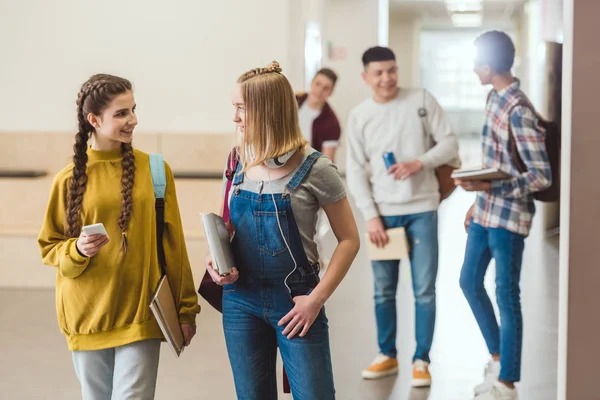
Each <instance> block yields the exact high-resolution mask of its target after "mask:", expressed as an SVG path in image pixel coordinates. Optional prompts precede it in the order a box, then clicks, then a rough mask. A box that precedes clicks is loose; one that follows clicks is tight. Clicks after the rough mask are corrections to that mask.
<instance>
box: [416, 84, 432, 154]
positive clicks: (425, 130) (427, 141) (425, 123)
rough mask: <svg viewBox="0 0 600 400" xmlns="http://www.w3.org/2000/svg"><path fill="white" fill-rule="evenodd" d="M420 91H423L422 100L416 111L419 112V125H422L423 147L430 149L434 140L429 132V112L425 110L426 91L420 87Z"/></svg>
mask: <svg viewBox="0 0 600 400" xmlns="http://www.w3.org/2000/svg"><path fill="white" fill-rule="evenodd" d="M422 92H423V102H422V105H421V107H419V109H418V111H417V113H418V114H419V119H420V120H421V126H422V127H423V133H424V140H425V148H426V149H430V148H431V147H432V145H433V146H435V141H434V140H433V137H432V134H431V129H430V126H429V120H428V119H427V117H428V116H429V113H428V111H427V106H426V100H427V92H426V91H425V89H422ZM432 142H433V143H432Z"/></svg>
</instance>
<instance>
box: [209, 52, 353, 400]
mask: <svg viewBox="0 0 600 400" xmlns="http://www.w3.org/2000/svg"><path fill="white" fill-rule="evenodd" d="M233 103H234V106H235V116H234V122H235V123H236V124H237V127H238V130H239V131H240V133H241V134H242V146H241V150H240V161H241V162H240V163H239V166H238V169H237V171H236V174H235V176H234V178H233V185H232V188H231V191H230V193H229V206H230V213H231V225H232V230H233V231H234V232H235V233H234V236H233V239H232V246H233V251H234V254H235V261H236V267H237V269H234V270H233V271H232V273H231V274H230V275H228V276H225V277H221V276H219V275H218V273H217V272H215V271H214V270H213V268H212V263H211V262H210V260H208V270H209V272H210V273H211V277H212V278H213V280H214V281H215V282H216V283H218V284H220V285H223V327H224V331H225V340H226V343H227V351H228V353H229V359H230V362H231V366H232V369H233V375H234V380H235V387H236V392H237V396H238V399H247V400H270V399H276V398H277V384H276V378H275V362H276V354H277V347H279V348H280V351H281V356H282V359H283V363H284V366H285V368H286V371H287V374H288V377H289V381H290V386H291V389H292V394H293V396H294V399H297V400H330V399H334V398H335V389H334V384H333V373H332V367H331V355H330V350H329V334H328V324H327V317H326V316H325V309H324V307H323V305H324V303H325V301H326V300H327V299H328V298H329V297H330V296H331V294H332V293H333V291H334V290H335V288H336V287H337V286H338V284H339V283H340V282H341V280H342V279H343V277H344V275H345V274H346V272H347V271H348V269H349V267H350V264H351V263H352V261H353V260H354V257H355V256H356V253H357V252H358V248H359V237H358V231H357V228H356V223H355V221H354V217H353V215H352V211H351V209H350V205H349V203H348V200H347V198H346V193H345V189H344V184H343V182H342V180H341V178H340V176H339V173H338V171H337V168H336V167H335V165H334V164H333V163H332V162H331V161H330V160H329V159H327V158H325V157H323V155H322V154H321V153H318V152H316V151H315V150H314V149H312V148H310V147H308V146H306V142H305V141H304V139H303V138H302V134H301V132H300V128H299V126H298V109H297V105H296V100H295V97H294V92H293V90H292V87H291V85H290V83H289V82H288V80H287V79H286V78H285V76H284V75H282V74H281V68H279V65H278V64H277V63H276V62H274V63H272V64H270V65H268V66H267V67H266V68H257V69H253V70H251V71H248V72H246V73H245V74H243V75H242V76H241V77H240V78H239V80H238V90H236V95H235V97H234V100H233ZM321 207H322V208H323V209H324V211H325V213H326V214H327V216H328V218H329V221H330V223H331V226H332V229H333V231H334V233H335V235H336V237H337V239H338V246H337V248H336V250H335V252H334V254H333V257H332V258H331V262H330V264H329V267H328V268H327V273H326V274H325V275H324V276H323V278H322V280H320V279H319V264H318V259H319V258H318V254H317V251H316V244H315V243H314V236H315V230H316V218H317V212H318V210H319V209H320V208H321Z"/></svg>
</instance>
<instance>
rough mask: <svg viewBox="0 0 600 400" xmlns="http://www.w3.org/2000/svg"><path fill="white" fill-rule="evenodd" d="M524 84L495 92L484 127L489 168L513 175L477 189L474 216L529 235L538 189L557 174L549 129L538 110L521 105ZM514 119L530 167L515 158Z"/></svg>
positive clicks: (479, 221)
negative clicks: (539, 118)
mask: <svg viewBox="0 0 600 400" xmlns="http://www.w3.org/2000/svg"><path fill="white" fill-rule="evenodd" d="M519 86H520V82H519V80H517V79H515V82H513V83H512V84H511V85H509V86H508V87H506V88H504V89H502V90H500V91H498V92H497V91H495V90H493V91H492V93H491V95H490V98H489V101H488V104H487V107H486V122H485V125H484V126H483V143H482V150H483V168H497V169H499V170H500V171H503V172H506V173H508V174H510V175H511V176H513V178H512V179H507V180H499V181H493V182H492V188H491V190H490V191H487V192H479V193H478V194H477V200H476V202H475V210H474V213H473V221H474V222H475V223H477V224H479V225H481V226H484V227H487V228H503V229H507V230H509V231H511V232H515V233H517V234H519V235H523V236H528V235H529V231H530V229H531V221H532V219H533V215H534V214H535V204H534V200H533V193H534V192H536V191H539V190H543V189H545V188H547V187H549V186H550V182H551V179H552V177H551V172H550V162H549V161H548V154H547V152H546V145H545V141H544V140H545V132H544V131H543V130H542V129H541V128H540V127H538V121H537V117H536V115H535V113H534V111H533V110H531V109H530V108H528V107H524V106H521V105H518V106H515V104H517V103H518V102H519V100H521V99H524V98H526V97H525V94H524V93H523V92H522V91H521V90H520V88H519ZM513 107H514V108H513ZM511 108H512V112H510V110H511ZM509 112H510V115H509ZM509 120H510V125H511V127H512V132H513V136H514V139H515V141H516V144H517V149H518V151H519V155H520V156H521V159H522V160H523V164H524V165H525V166H526V167H527V170H526V171H525V172H523V173H521V172H519V170H518V169H517V166H516V165H515V163H514V161H513V160H512V153H511V150H510V142H509V131H508V126H509V125H508V124H509Z"/></svg>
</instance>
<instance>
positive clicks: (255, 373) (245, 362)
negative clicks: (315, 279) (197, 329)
mask: <svg viewBox="0 0 600 400" xmlns="http://www.w3.org/2000/svg"><path fill="white" fill-rule="evenodd" d="M224 290H225V291H226V293H225V294H224V296H223V326H224V329H225V340H226V343H227V352H228V353H229V360H230V362H231V368H232V370H233V376H234V378H235V387H236V392H237V398H238V399H240V400H271V399H277V381H276V378H275V376H276V374H275V362H276V359H277V347H279V350H280V352H281V358H282V360H283V364H284V365H285V369H286V372H287V374H288V378H289V382H290V388H291V390H292V394H293V396H294V399H295V400H301V399H303V400H332V399H335V390H334V386H333V371H332V367H331V355H330V348H329V333H328V329H329V328H328V322H327V317H326V316H325V309H324V308H323V309H321V311H320V313H319V315H318V316H317V319H316V320H315V322H314V323H313V325H312V326H311V328H310V330H309V331H308V333H307V335H306V336H304V337H300V336H298V335H296V336H295V337H294V338H292V339H288V338H287V337H286V336H284V335H282V332H283V330H284V328H285V326H277V323H278V322H279V320H280V319H281V318H283V316H284V315H285V314H287V313H288V312H289V311H290V310H291V309H292V308H293V307H294V303H293V302H292V299H291V297H290V295H289V293H288V291H287V289H286V288H285V286H283V285H281V284H279V285H277V284H273V285H265V284H264V283H263V284H260V283H246V282H244V283H237V284H235V285H231V286H229V285H228V287H227V288H225V289H224Z"/></svg>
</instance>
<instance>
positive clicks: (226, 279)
mask: <svg viewBox="0 0 600 400" xmlns="http://www.w3.org/2000/svg"><path fill="white" fill-rule="evenodd" d="M205 262H206V270H207V271H208V273H209V274H210V277H211V278H212V280H213V282H214V283H216V284H217V285H219V286H223V285H229V284H232V283H234V282H235V281H237V280H238V278H239V277H240V274H239V272H238V270H237V268H235V267H233V268H232V269H231V273H230V274H229V275H225V276H221V275H219V272H218V271H216V270H215V269H214V266H213V262H212V259H211V258H210V252H209V253H207V254H206V260H205Z"/></svg>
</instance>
